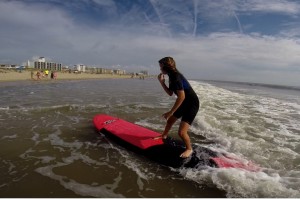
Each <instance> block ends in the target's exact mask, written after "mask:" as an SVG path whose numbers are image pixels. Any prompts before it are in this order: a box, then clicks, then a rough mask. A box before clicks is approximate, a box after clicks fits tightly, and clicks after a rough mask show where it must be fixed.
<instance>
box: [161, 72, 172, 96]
mask: <svg viewBox="0 0 300 199" xmlns="http://www.w3.org/2000/svg"><path fill="white" fill-rule="evenodd" d="M157 79H158V81H159V82H160V84H161V86H162V87H163V89H164V90H165V92H166V93H167V94H168V95H169V96H172V95H173V91H172V90H170V89H169V88H168V87H167V86H166V84H165V77H164V75H163V74H162V73H160V74H159V75H158V77H157Z"/></svg>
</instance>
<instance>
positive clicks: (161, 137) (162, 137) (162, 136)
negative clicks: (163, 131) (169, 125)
mask: <svg viewBox="0 0 300 199" xmlns="http://www.w3.org/2000/svg"><path fill="white" fill-rule="evenodd" d="M158 139H167V136H166V135H160V136H157V137H154V138H153V140H158Z"/></svg>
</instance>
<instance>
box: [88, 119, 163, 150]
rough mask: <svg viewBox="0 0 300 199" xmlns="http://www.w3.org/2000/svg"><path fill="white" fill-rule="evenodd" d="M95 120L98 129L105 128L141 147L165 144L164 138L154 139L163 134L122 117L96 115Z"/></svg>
mask: <svg viewBox="0 0 300 199" xmlns="http://www.w3.org/2000/svg"><path fill="white" fill-rule="evenodd" d="M93 122H94V125H95V127H96V129H97V130H99V131H100V130H102V129H105V130H107V131H109V132H110V133H111V134H113V135H115V136H117V137H119V138H121V139H122V140H124V141H126V142H128V143H130V144H132V145H134V146H136V147H138V148H140V149H147V148H149V147H152V146H156V145H162V144H163V141H162V139H155V140H154V139H153V138H154V137H157V136H159V135H161V134H159V133H157V132H155V131H152V130H150V129H146V128H144V127H142V126H139V125H137V124H133V123H130V122H127V121H125V120H122V119H120V118H116V117H112V116H109V115H96V116H95V117H94V119H93Z"/></svg>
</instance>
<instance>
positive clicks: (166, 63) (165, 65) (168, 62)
mask: <svg viewBox="0 0 300 199" xmlns="http://www.w3.org/2000/svg"><path fill="white" fill-rule="evenodd" d="M158 63H160V64H161V65H162V69H163V70H164V71H166V72H167V73H176V72H179V71H178V70H177V68H176V63H175V60H174V59H173V58H172V57H164V58H162V59H161V60H159V61H158Z"/></svg>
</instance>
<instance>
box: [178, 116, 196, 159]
mask: <svg viewBox="0 0 300 199" xmlns="http://www.w3.org/2000/svg"><path fill="white" fill-rule="evenodd" d="M189 128H190V125H189V124H188V123H186V122H184V121H181V123H180V126H179V130H178V135H179V136H180V137H181V139H182V140H183V142H184V143H185V146H186V149H185V151H184V152H183V153H182V154H181V155H180V157H182V158H188V157H189V156H190V155H191V154H192V153H193V149H192V144H191V140H190V136H189V135H188V130H189Z"/></svg>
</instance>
